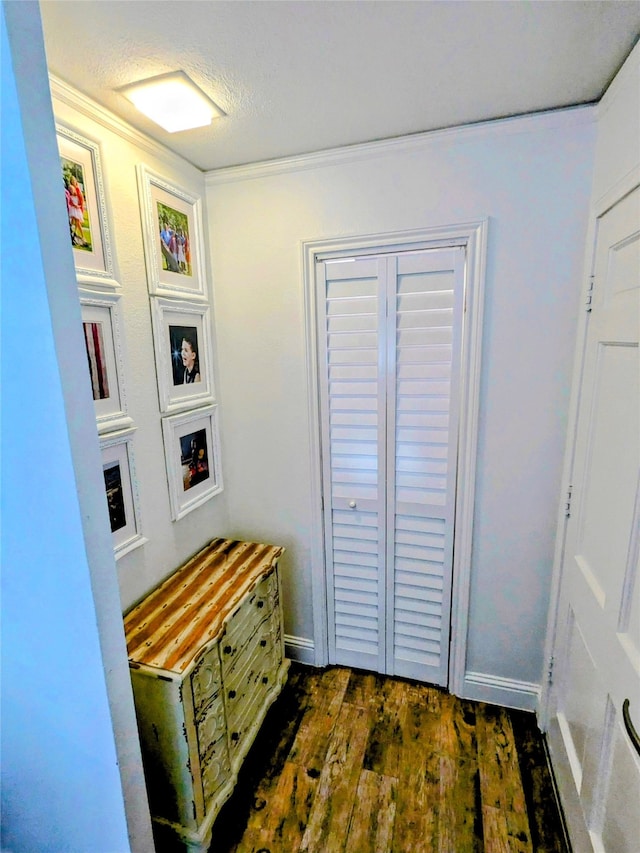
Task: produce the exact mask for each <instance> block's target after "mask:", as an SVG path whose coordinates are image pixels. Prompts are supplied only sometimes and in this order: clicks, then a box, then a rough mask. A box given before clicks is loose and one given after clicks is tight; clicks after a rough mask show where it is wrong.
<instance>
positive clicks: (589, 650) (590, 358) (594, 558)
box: [548, 188, 640, 853]
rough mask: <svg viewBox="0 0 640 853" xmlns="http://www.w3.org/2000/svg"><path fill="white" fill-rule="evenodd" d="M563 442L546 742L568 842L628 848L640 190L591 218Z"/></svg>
mask: <svg viewBox="0 0 640 853" xmlns="http://www.w3.org/2000/svg"><path fill="white" fill-rule="evenodd" d="M589 299H590V305H589V306H588V307H589V309H590V314H589V320H588V326H587V331H586V341H585V347H584V356H583V364H582V374H581V379H580V397H579V408H578V417H577V426H576V433H575V444H574V447H573V448H572V453H573V471H572V476H571V492H572V495H571V502H570V505H569V507H568V513H569V516H568V520H567V523H566V533H565V538H564V556H563V562H562V572H561V580H560V589H559V596H558V607H557V625H556V634H555V641H554V650H553V656H554V659H555V661H556V663H555V666H554V670H555V675H554V684H553V686H552V689H551V691H550V695H549V697H548V704H549V713H550V724H549V745H550V749H551V754H552V758H553V761H554V768H555V771H556V776H557V778H558V783H559V789H560V794H561V797H562V800H563V804H564V806H565V811H566V813H567V817H568V819H569V827H570V829H571V830H572V833H573V841H574V846H575V848H576V850H580V851H581V850H583V849H584V850H589V851H591V850H592V851H603V852H604V853H637V851H638V844H639V839H640V811H639V809H638V803H640V756H638V754H637V753H636V751H635V750H634V747H633V745H632V741H631V738H630V736H629V734H628V732H627V727H626V726H625V722H624V714H623V707H624V704H625V699H628V700H630V702H629V708H630V713H631V716H632V717H634V718H635V720H636V725H638V722H639V721H640V582H639V581H638V574H639V565H638V561H639V547H640V546H639V540H640V494H639V493H640V360H639V355H638V340H639V330H640V188H636V189H635V190H634V191H633V192H631V193H629V194H628V195H627V196H625V197H624V198H623V199H621V200H620V201H619V202H618V203H617V204H615V205H614V206H613V207H612V208H611V209H609V210H608V211H607V212H606V213H604V214H603V215H602V216H601V217H600V218H599V219H598V220H597V231H596V251H595V258H594V267H593V290H592V293H591V294H590V297H589Z"/></svg>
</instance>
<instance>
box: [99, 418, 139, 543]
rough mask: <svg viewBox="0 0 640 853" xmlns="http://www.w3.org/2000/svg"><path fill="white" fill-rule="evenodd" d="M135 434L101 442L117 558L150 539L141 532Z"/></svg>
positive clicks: (124, 433) (125, 431)
mask: <svg viewBox="0 0 640 853" xmlns="http://www.w3.org/2000/svg"><path fill="white" fill-rule="evenodd" d="M133 434H134V430H133V429H129V430H124V431H121V432H118V433H115V434H114V435H113V436H112V437H110V438H105V439H103V440H102V441H101V442H100V449H101V453H102V470H103V474H104V488H105V494H106V497H107V507H108V510H109V523H110V525H111V534H112V536H113V553H114V555H115V558H116V560H118V559H120V557H123V556H124V555H125V554H128V553H129V551H132V550H133V549H134V548H138V547H139V546H140V545H144V543H145V542H147V539H146V538H145V537H144V536H143V535H142V531H141V521H140V503H139V498H138V485H137V481H136V474H135V464H134V459H133V446H132V445H133Z"/></svg>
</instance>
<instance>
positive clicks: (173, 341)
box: [151, 297, 214, 412]
mask: <svg viewBox="0 0 640 853" xmlns="http://www.w3.org/2000/svg"><path fill="white" fill-rule="evenodd" d="M151 318H152V322H153V343H154V348H155V354H156V372H157V375H158V395H159V399H160V411H162V412H177V411H180V410H182V409H186V408H193V407H194V406H197V405H202V404H204V403H212V402H213V397H214V394H213V358H212V347H211V334H210V329H211V326H210V322H211V318H210V311H209V306H208V305H204V304H202V303H198V302H176V301H175V300H171V299H163V298H162V297H158V298H157V299H153V300H152V301H151Z"/></svg>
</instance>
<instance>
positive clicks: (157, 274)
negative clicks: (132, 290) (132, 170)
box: [137, 164, 207, 300]
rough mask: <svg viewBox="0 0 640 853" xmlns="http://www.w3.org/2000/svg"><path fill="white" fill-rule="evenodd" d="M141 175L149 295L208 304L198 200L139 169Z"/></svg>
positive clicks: (138, 172) (158, 177) (141, 201)
mask: <svg viewBox="0 0 640 853" xmlns="http://www.w3.org/2000/svg"><path fill="white" fill-rule="evenodd" d="M137 175H138V193H139V196H140V212H141V217H142V236H143V241H144V254H145V261H146V267H147V285H148V288H149V293H150V294H151V295H152V296H174V297H175V296H179V297H182V298H186V299H202V300H205V299H206V298H207V282H206V276H205V265H204V238H203V230H202V200H201V198H200V196H197V195H194V194H192V193H189V192H187V191H186V190H184V189H181V188H180V187H178V186H176V185H175V184H173V183H171V182H170V181H168V180H167V179H166V178H163V177H162V176H161V175H157V174H156V173H155V172H153V171H151V170H150V169H149V168H147V166H144V165H142V164H141V165H139V166H138V167H137ZM185 239H186V242H184V241H185Z"/></svg>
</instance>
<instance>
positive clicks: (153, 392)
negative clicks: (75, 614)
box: [52, 81, 227, 610]
mask: <svg viewBox="0 0 640 853" xmlns="http://www.w3.org/2000/svg"><path fill="white" fill-rule="evenodd" d="M52 95H53V110H54V113H55V117H56V121H57V122H58V123H59V124H62V125H65V126H67V127H69V128H71V129H72V130H75V131H76V132H77V133H79V134H81V135H82V136H84V137H86V138H88V139H90V140H92V141H94V142H97V143H98V144H99V145H100V153H101V161H102V171H103V177H104V183H105V194H106V201H107V210H108V213H109V216H110V220H111V223H110V224H111V229H110V230H111V239H112V243H113V254H114V259H115V263H116V279H117V281H118V283H119V284H120V285H121V289H120V292H121V293H122V308H123V320H124V322H123V326H124V328H123V333H124V343H125V352H126V358H125V377H124V378H125V381H126V391H127V400H128V409H129V414H130V415H131V417H132V418H133V422H134V425H135V426H136V433H135V436H134V442H133V449H134V453H135V465H136V473H137V480H138V491H139V495H140V504H141V518H142V533H143V534H144V536H145V537H146V538H147V540H148V541H147V543H146V544H144V545H143V546H142V547H140V548H137V549H136V550H134V551H131V552H130V553H128V554H125V555H124V556H123V557H121V558H120V559H119V560H118V563H117V568H118V577H119V581H120V594H121V600H122V608H123V610H126V609H128V608H129V607H130V606H131V605H132V604H133V603H134V602H136V601H137V600H139V599H140V598H141V597H143V596H144V595H145V594H146V593H147V592H148V591H149V590H150V589H152V588H153V587H155V586H156V585H157V584H158V583H159V582H160V581H161V580H162V579H163V578H164V577H166V576H167V575H168V574H170V573H171V572H172V571H173V570H174V569H176V568H177V567H178V566H179V565H180V564H181V563H183V562H184V561H185V560H186V559H187V558H188V557H189V556H191V554H193V553H195V552H196V551H197V550H198V549H199V548H201V547H202V546H203V545H204V544H205V543H206V542H208V541H209V540H210V539H212V538H213V537H214V536H220V535H224V532H225V530H226V528H227V513H226V499H225V493H224V492H222V493H221V494H219V495H216V496H214V497H213V498H212V499H211V500H209V501H208V502H206V503H205V504H203V506H201V507H199V508H197V509H195V510H193V511H192V512H190V513H189V514H188V515H186V516H185V517H184V518H182V519H181V520H180V521H176V522H173V521H172V520H171V514H170V507H169V492H168V486H167V475H166V467H165V456H164V445H163V439H162V428H161V415H160V409H159V404H158V386H157V382H156V368H155V361H154V349H153V336H152V329H151V313H150V297H149V291H148V289H147V278H146V272H145V259H144V247H143V242H142V226H141V217H140V202H139V198H138V189H137V183H136V166H137V165H138V164H141V163H143V164H145V165H147V166H148V167H149V168H150V169H151V170H152V171H153V172H155V173H156V174H159V175H161V176H163V177H165V178H166V179H167V180H168V181H169V182H170V183H172V184H175V185H177V186H179V187H180V188H182V189H184V190H185V191H186V192H188V193H190V194H192V195H195V196H200V197H202V196H204V176H203V174H202V172H200V171H199V170H198V169H196V168H195V167H194V166H191V165H190V164H189V163H187V162H186V161H184V160H182V159H181V158H180V157H178V156H177V155H175V154H173V153H171V152H169V151H168V150H167V149H164V148H162V147H161V146H159V145H157V144H156V143H154V142H152V140H150V139H148V138H147V137H145V136H143V135H142V134H140V133H138V132H136V131H134V130H133V129H132V128H131V127H130V126H129V125H126V124H125V123H123V122H120V121H119V120H117V119H116V118H115V117H114V116H113V115H112V114H111V113H109V112H107V111H105V110H102V109H101V108H99V107H98V106H97V105H96V104H95V103H94V102H92V101H90V100H86V99H84V98H83V97H82V96H81V95H80V94H79V93H78V92H76V91H75V90H73V89H69V88H68V87H66V86H64V85H63V84H61V83H60V82H59V81H53V82H52ZM205 221H206V211H205ZM205 249H206V247H205ZM206 269H207V274H208V273H209V265H208V259H207V264H206ZM208 277H209V278H210V276H208ZM214 343H215V341H214ZM223 418H224V413H222V419H223ZM222 468H223V474H224V458H223V460H222Z"/></svg>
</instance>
